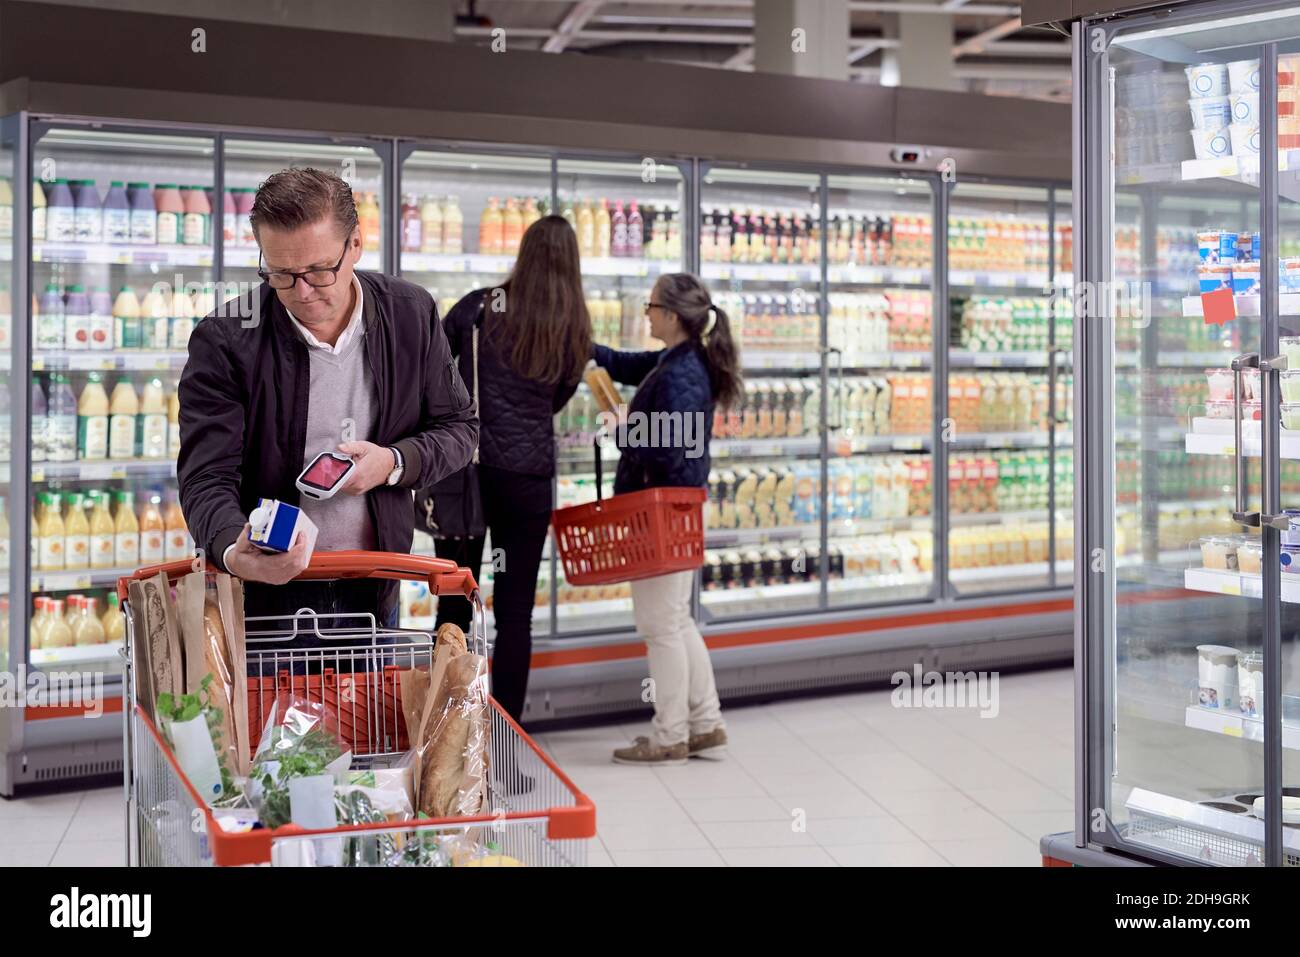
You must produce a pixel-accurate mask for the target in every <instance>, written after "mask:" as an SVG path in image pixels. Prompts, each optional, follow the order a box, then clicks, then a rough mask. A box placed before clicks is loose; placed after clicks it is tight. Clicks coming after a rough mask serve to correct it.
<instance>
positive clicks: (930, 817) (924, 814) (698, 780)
mask: <svg viewBox="0 0 1300 957" xmlns="http://www.w3.org/2000/svg"><path fill="white" fill-rule="evenodd" d="M1073 693H1074V689H1073V682H1072V677H1071V672H1070V671H1069V670H1068V669H1060V670H1052V671H1043V672H1035V673H1031V674H1022V675H1004V676H1002V677H1001V679H1000V688H999V695H1000V713H999V714H998V716H997V717H996V718H988V719H986V718H981V717H980V716H979V714H978V712H976V711H973V710H949V711H945V710H921V709H916V710H910V709H896V708H894V707H893V706H892V705H891V703H890V699H889V692H888V691H874V692H867V693H862V694H852V695H838V696H834V697H824V698H812V699H801V700H798V701H787V702H780V703H776V704H771V705H765V706H761V707H752V708H738V709H732V710H729V711H727V712H726V719H727V725H728V736H729V738H730V740H731V745H730V751H729V756H728V758H727V760H725V761H722V762H704V761H692V762H691V763H690V764H689V765H687V766H685V767H671V768H659V769H649V768H628V767H622V766H618V765H614V764H611V763H610V752H611V751H612V750H613V749H614V748H615V747H619V746H622V745H623V744H626V743H628V742H629V741H630V740H631V738H632V737H634V736H635V735H637V734H645V733H646V728H645V727H643V726H630V725H629V726H618V725H612V726H609V727H604V728H588V729H583V730H577V731H562V732H555V733H551V734H544V735H540V736H539V737H538V740H539V743H541V744H542V745H543V746H544V747H545V748H547V749H548V750H549V751H550V752H551V753H552V754H554V755H555V757H556V759H557V760H558V762H559V764H560V765H561V766H562V767H564V769H565V770H566V771H567V772H568V774H569V776H570V777H571V778H573V780H574V781H575V782H576V783H577V784H578V785H579V787H581V788H582V789H583V790H584V791H586V792H587V794H588V795H589V796H590V797H591V798H592V800H593V801H594V802H595V804H596V816H597V821H598V830H599V836H598V838H597V839H596V840H594V841H592V842H591V845H590V849H589V854H588V863H589V864H591V865H593V866H606V867H610V866H641V867H651V866H678V867H683V866H687V867H693V866H741V867H748V866H793V867H813V866H819V867H822V866H824V867H835V866H850V867H851V866H934V867H946V866H958V867H962V866H970V865H1001V866H1026V867H1032V866H1037V865H1038V864H1039V855H1038V839H1039V837H1041V836H1042V835H1043V834H1046V833H1049V832H1052V831H1063V830H1067V829H1069V828H1070V827H1071V811H1070V807H1071V800H1072V798H1071V794H1072V788H1073V784H1072V780H1071V775H1072V773H1073V771H1072V769H1073V751H1072V749H1073V731H1072V712H1071V701H1072V696H1073ZM122 827H123V814H122V806H121V791H120V790H119V789H117V788H108V789H105V790H100V791H89V792H86V793H84V794H69V795H59V796H53V797H40V798H28V799H20V800H17V801H3V800H0V865H37V866H39V865H45V864H67V865H74V866H105V865H113V864H118V863H120V862H121V861H122V859H123V854H124V852H123V845H122Z"/></svg>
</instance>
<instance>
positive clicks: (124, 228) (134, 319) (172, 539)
mask: <svg viewBox="0 0 1300 957" xmlns="http://www.w3.org/2000/svg"><path fill="white" fill-rule="evenodd" d="M31 139H32V147H31V160H32V169H31V175H32V177H33V179H34V182H33V185H32V197H31V198H32V202H31V223H32V241H31V250H30V255H31V279H32V290H31V291H32V298H31V302H30V303H22V304H21V306H22V307H23V311H22V312H21V313H20V314H21V315H23V316H26V315H28V311H27V307H28V306H29V305H30V316H31V322H30V325H29V328H30V330H31V376H30V389H31V392H30V396H31V398H30V406H29V408H30V417H31V418H30V421H31V442H30V453H31V497H30V499H29V498H28V497H27V496H26V495H24V496H23V500H24V504H23V506H22V507H25V508H30V509H31V510H32V512H31V515H32V535H31V555H30V559H31V566H32V575H31V581H32V591H33V599H34V601H33V605H32V611H33V614H32V618H31V628H30V634H31V643H30V652H29V661H30V663H31V664H32V665H34V666H36V667H40V668H59V669H65V670H66V669H69V668H72V669H77V668H81V669H93V670H95V671H102V672H106V673H115V672H120V670H121V660H122V659H121V656H120V654H119V649H120V646H121V640H122V634H123V621H122V616H121V615H120V614H118V613H117V612H116V610H115V609H116V604H115V603H116V597H115V595H113V593H112V586H113V584H114V583H115V582H116V581H117V578H118V576H119V575H123V574H126V573H128V572H131V571H133V570H135V569H136V568H139V567H141V566H144V565H151V564H158V563H160V562H162V561H164V560H165V559H168V558H190V557H192V556H193V553H194V547H193V542H192V540H190V538H189V536H188V534H187V532H186V530H185V522H184V518H183V517H182V515H181V511H180V506H179V502H178V496H177V491H176V461H175V457H176V454H177V451H178V448H177V446H178V441H179V429H178V426H177V424H176V423H177V412H178V409H179V406H178V404H177V402H176V381H177V379H178V378H179V375H180V370H181V368H182V367H183V366H184V364H185V358H186V352H185V349H186V345H187V342H188V338H189V333H190V330H191V329H192V328H193V326H194V323H195V321H196V320H197V318H198V317H200V316H203V315H204V314H206V312H207V311H208V310H209V309H210V302H211V298H212V294H213V286H212V283H213V280H214V278H215V277H214V276H213V268H212V264H213V252H214V245H213V228H212V223H213V209H214V208H219V207H220V203H219V202H217V201H216V200H215V197H213V196H212V195H211V193H212V189H213V185H214V182H215V177H214V172H215V163H214V156H215V149H214V141H213V139H212V138H211V137H208V136H201V135H190V134H181V133H176V132H168V133H148V132H139V131H133V130H132V131H128V130H111V129H104V128H101V127H96V128H94V129H89V128H87V127H83V126H51V125H46V124H42V123H36V124H33V126H32V130H31Z"/></svg>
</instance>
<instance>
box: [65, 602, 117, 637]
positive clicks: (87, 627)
mask: <svg viewBox="0 0 1300 957" xmlns="http://www.w3.org/2000/svg"><path fill="white" fill-rule="evenodd" d="M72 640H73V643H74V644H77V645H102V644H103V643H104V642H106V641H107V640H108V636H107V634H106V633H105V630H104V623H103V622H102V621H100V620H99V602H98V601H96V600H95V599H94V598H86V599H85V601H84V602H83V604H82V606H81V615H80V616H79V617H78V618H77V625H76V628H74V629H73V632H72Z"/></svg>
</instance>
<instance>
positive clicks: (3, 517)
mask: <svg viewBox="0 0 1300 957" xmlns="http://www.w3.org/2000/svg"><path fill="white" fill-rule="evenodd" d="M8 570H9V510H8V509H7V508H6V507H5V500H4V498H2V497H0V572H3V571H8ZM0 647H2V646H0Z"/></svg>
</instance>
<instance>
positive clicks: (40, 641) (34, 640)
mask: <svg viewBox="0 0 1300 957" xmlns="http://www.w3.org/2000/svg"><path fill="white" fill-rule="evenodd" d="M32 607H33V608H34V609H35V611H33V612H32V621H31V625H30V626H29V631H30V633H31V634H30V638H29V644H30V646H31V647H32V648H44V647H45V629H46V627H47V626H48V625H49V623H50V600H49V599H48V598H46V597H45V596H44V595H38V596H37V597H36V600H35V601H33V602H32Z"/></svg>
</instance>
